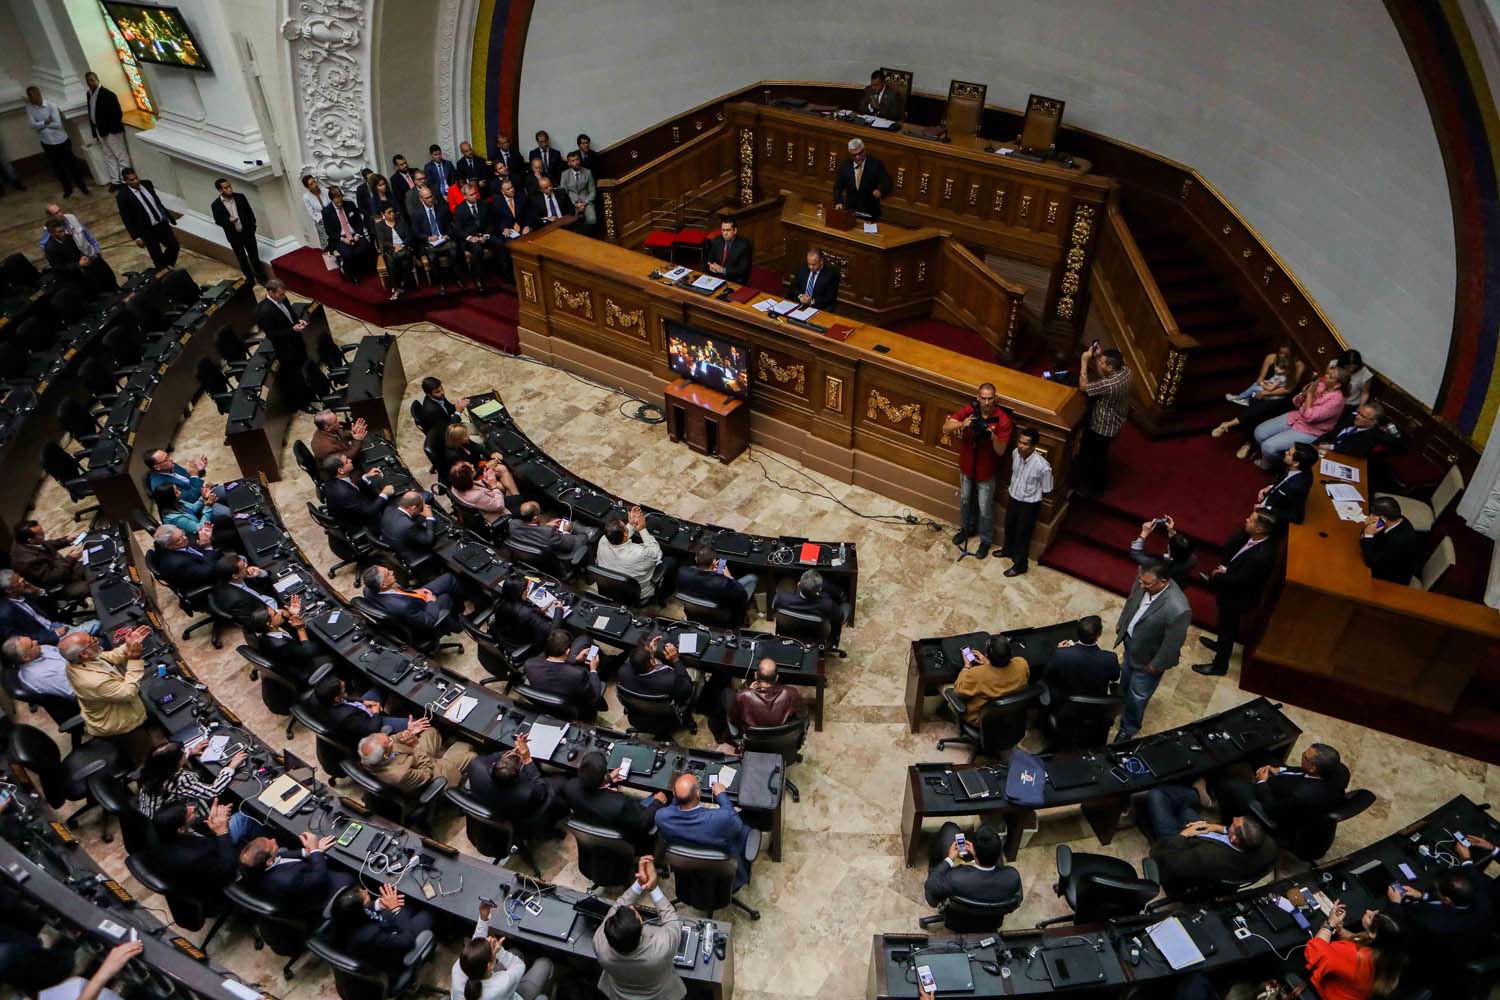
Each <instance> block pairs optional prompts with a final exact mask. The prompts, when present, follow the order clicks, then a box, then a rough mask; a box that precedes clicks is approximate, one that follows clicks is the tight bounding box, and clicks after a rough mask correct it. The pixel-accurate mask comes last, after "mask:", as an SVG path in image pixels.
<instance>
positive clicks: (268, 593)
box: [213, 552, 280, 628]
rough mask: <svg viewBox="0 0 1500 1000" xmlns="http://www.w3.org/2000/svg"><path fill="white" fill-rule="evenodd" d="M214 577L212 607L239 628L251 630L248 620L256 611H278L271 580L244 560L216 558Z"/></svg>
mask: <svg viewBox="0 0 1500 1000" xmlns="http://www.w3.org/2000/svg"><path fill="white" fill-rule="evenodd" d="M214 573H215V575H216V583H215V584H214V589H213V600H214V603H215V604H217V605H218V606H219V610H221V611H223V612H224V613H225V614H226V615H228V616H229V617H231V618H233V619H234V621H235V624H237V625H239V626H240V627H241V628H249V627H250V616H251V615H252V614H253V613H254V612H256V611H259V610H261V609H263V608H265V609H276V610H280V605H279V604H277V602H276V591H275V590H274V589H273V588H272V587H271V578H270V577H268V576H267V575H266V571H265V570H263V569H261V568H260V567H259V566H251V565H250V564H249V563H247V562H246V561H245V557H244V556H237V555H235V554H234V553H232V552H226V553H225V554H224V555H222V556H220V557H219V561H218V563H217V565H215V567H214Z"/></svg>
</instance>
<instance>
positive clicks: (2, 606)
mask: <svg viewBox="0 0 1500 1000" xmlns="http://www.w3.org/2000/svg"><path fill="white" fill-rule="evenodd" d="M0 594H3V596H0V637H3V638H9V637H10V636H13V635H19V636H24V637H26V638H27V639H31V640H32V641H34V642H37V643H40V644H41V645H43V646H56V645H57V640H58V639H60V638H62V637H63V636H65V635H67V634H68V633H69V632H74V631H78V630H77V629H75V628H73V627H72V626H70V625H67V624H65V623H63V622H55V621H53V620H52V619H51V618H49V617H48V616H47V614H46V613H45V612H44V611H42V610H41V609H40V608H38V607H37V605H36V601H37V599H38V598H39V597H41V595H42V588H40V587H38V586H36V585H35V584H33V583H29V582H27V580H26V579H25V578H24V577H23V576H21V574H20V573H17V572H16V571H15V570H12V569H0ZM95 624H96V631H97V623H95Z"/></svg>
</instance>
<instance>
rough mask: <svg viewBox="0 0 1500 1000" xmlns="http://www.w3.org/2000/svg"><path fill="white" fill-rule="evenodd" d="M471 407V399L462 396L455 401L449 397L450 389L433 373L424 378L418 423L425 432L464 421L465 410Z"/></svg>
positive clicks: (418, 406) (418, 409)
mask: <svg viewBox="0 0 1500 1000" xmlns="http://www.w3.org/2000/svg"><path fill="white" fill-rule="evenodd" d="M468 408H469V400H468V397H466V396H461V397H459V399H458V400H457V401H456V402H455V401H453V400H450V399H449V398H448V389H447V387H446V386H445V385H443V380H442V379H440V378H436V377H434V376H432V375H429V376H427V377H426V378H424V379H423V380H422V401H421V402H420V403H418V404H417V425H418V426H420V427H421V428H422V430H423V431H424V432H427V431H431V430H432V429H433V428H434V427H445V426H447V425H448V424H458V423H463V416H462V414H463V412H464V411H465V410H467V409H468Z"/></svg>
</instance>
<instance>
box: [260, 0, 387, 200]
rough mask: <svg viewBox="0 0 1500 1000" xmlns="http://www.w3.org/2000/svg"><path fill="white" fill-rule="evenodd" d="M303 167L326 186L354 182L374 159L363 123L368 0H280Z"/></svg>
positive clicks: (366, 116)
mask: <svg viewBox="0 0 1500 1000" xmlns="http://www.w3.org/2000/svg"><path fill="white" fill-rule="evenodd" d="M283 3H284V4H285V6H284V7H283V11H284V18H283V20H282V23H281V37H282V38H284V39H285V40H286V43H287V47H288V52H287V65H288V66H289V67H290V70H291V89H292V97H293V102H294V103H295V104H296V106H297V140H298V143H299V146H300V150H301V157H302V168H301V170H299V171H298V175H299V176H300V175H302V174H313V175H314V176H316V177H318V178H320V179H321V180H323V181H324V182H325V183H331V184H349V183H350V182H357V181H358V180H359V171H360V168H361V167H364V166H366V165H367V164H371V163H373V162H374V160H375V148H374V135H375V129H374V123H373V122H372V120H371V118H370V56H371V37H370V34H371V24H372V23H373V15H374V6H375V0H283Z"/></svg>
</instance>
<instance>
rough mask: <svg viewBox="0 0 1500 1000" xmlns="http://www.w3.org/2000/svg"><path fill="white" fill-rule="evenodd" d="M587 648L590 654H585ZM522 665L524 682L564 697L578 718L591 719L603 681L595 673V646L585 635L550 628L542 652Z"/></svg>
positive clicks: (596, 657)
mask: <svg viewBox="0 0 1500 1000" xmlns="http://www.w3.org/2000/svg"><path fill="white" fill-rule="evenodd" d="M591 649H593V650H595V652H594V654H593V655H592V656H586V655H585V654H586V653H587V652H588V651H589V650H591ZM522 669H523V670H524V671H525V673H526V683H527V685H528V686H530V687H534V688H536V689H537V690H538V691H544V692H546V693H547V694H554V695H558V696H559V697H562V698H566V699H568V701H569V703H570V704H572V705H573V707H574V710H575V711H577V712H578V717H579V718H580V719H584V720H588V719H592V718H593V717H594V715H595V713H596V712H597V711H598V708H599V702H600V700H601V699H602V698H603V697H604V681H603V680H602V679H601V678H600V677H599V653H598V652H597V647H595V646H594V645H593V643H592V642H590V641H589V638H588V637H587V636H579V637H578V638H577V639H574V638H573V635H572V633H571V632H569V631H568V630H567V629H564V628H556V629H553V630H552V632H551V633H550V634H548V636H547V645H546V648H545V650H544V651H543V655H542V656H533V657H532V658H531V659H529V660H527V661H526V663H525V664H524V665H523V667H522Z"/></svg>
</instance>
